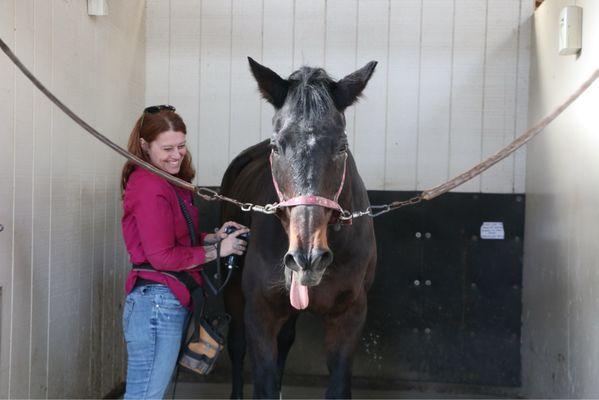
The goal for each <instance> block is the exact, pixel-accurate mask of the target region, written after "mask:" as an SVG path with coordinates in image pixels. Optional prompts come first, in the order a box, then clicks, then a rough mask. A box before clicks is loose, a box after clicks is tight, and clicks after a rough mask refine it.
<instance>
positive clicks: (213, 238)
mask: <svg viewBox="0 0 599 400" xmlns="http://www.w3.org/2000/svg"><path fill="white" fill-rule="evenodd" d="M230 226H232V227H234V228H235V230H239V229H248V228H247V227H246V226H244V225H241V224H240V223H237V222H235V221H227V222H225V223H224V224H223V226H221V227H220V228H219V229H218V230H217V231H216V232H215V233H210V234H208V235H206V237H205V238H204V242H205V243H206V244H214V243H216V242H220V241H221V240H223V239H226V238H227V236H229V235H227V234H226V233H225V230H226V229H227V228H228V227H230Z"/></svg>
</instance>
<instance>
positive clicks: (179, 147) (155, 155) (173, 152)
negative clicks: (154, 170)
mask: <svg viewBox="0 0 599 400" xmlns="http://www.w3.org/2000/svg"><path fill="white" fill-rule="evenodd" d="M141 145H142V148H143V149H144V151H146V153H147V154H148V156H149V157H150V162H151V163H152V164H154V166H156V167H158V168H160V169H161V170H163V171H166V172H168V173H169V174H172V175H176V174H178V173H179V169H181V163H182V162H183V157H185V154H187V147H185V134H184V133H183V132H175V131H166V132H162V133H161V134H159V135H158V136H156V139H154V140H153V141H151V142H150V143H147V142H146V141H145V140H143V139H141Z"/></svg>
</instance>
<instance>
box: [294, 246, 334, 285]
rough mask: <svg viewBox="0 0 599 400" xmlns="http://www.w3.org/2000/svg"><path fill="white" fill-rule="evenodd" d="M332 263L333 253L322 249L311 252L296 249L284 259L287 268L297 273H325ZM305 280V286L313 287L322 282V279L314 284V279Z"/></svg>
mask: <svg viewBox="0 0 599 400" xmlns="http://www.w3.org/2000/svg"><path fill="white" fill-rule="evenodd" d="M332 262H333V253H332V252H331V250H329V249H322V248H313V249H312V250H311V251H303V250H302V249H299V248H296V249H294V250H291V251H289V252H288V253H287V254H285V257H284V258H283V263H284V264H285V267H287V268H289V269H290V270H292V271H296V272H300V271H311V272H316V273H317V272H319V271H322V272H324V270H325V269H326V268H327V267H328V266H329V265H331V263H332ZM305 275H306V274H304V276H305ZM318 275H321V276H322V274H318ZM305 280H306V283H304V282H302V284H303V285H306V286H313V285H316V284H318V283H319V282H320V277H319V279H318V282H312V281H313V279H310V278H309V277H307V278H305Z"/></svg>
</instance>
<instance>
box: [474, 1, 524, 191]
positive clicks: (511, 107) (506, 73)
mask: <svg viewBox="0 0 599 400" xmlns="http://www.w3.org/2000/svg"><path fill="white" fill-rule="evenodd" d="M488 13H489V15H490V16H492V18H489V19H488V25H487V53H486V64H485V87H484V100H483V101H484V111H483V140H482V153H483V157H485V156H487V155H491V154H492V153H495V152H496V150H497V149H500V148H501V147H503V146H505V145H506V144H508V143H509V142H511V141H512V140H513V139H514V135H515V134H516V133H515V131H514V130H515V123H514V121H515V119H516V115H515V111H516V110H515V102H516V81H517V76H516V74H517V72H518V69H517V66H518V29H514V27H517V26H519V23H520V1H519V0H489V10H488ZM513 157H514V156H513V155H512V156H510V157H508V158H507V159H505V160H503V161H501V162H499V163H498V164H496V165H495V166H494V167H493V168H491V169H489V170H487V171H485V172H484V173H483V174H482V175H481V189H482V191H483V192H488V191H496V192H501V193H504V192H505V193H510V192H512V191H513V188H514V184H513V179H514V160H513Z"/></svg>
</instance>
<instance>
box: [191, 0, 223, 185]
mask: <svg viewBox="0 0 599 400" xmlns="http://www.w3.org/2000/svg"><path fill="white" fill-rule="evenodd" d="M231 12H232V4H231V0H223V1H211V0H202V10H201V16H202V18H201V22H200V25H201V34H200V39H201V53H200V123H199V140H198V145H199V149H198V152H197V157H198V182H201V183H202V184H205V185H220V181H221V177H222V174H223V172H224V170H225V168H226V167H227V163H228V160H229V128H230V113H231V102H230V97H229V95H230V85H231V17H232V14H231Z"/></svg>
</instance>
